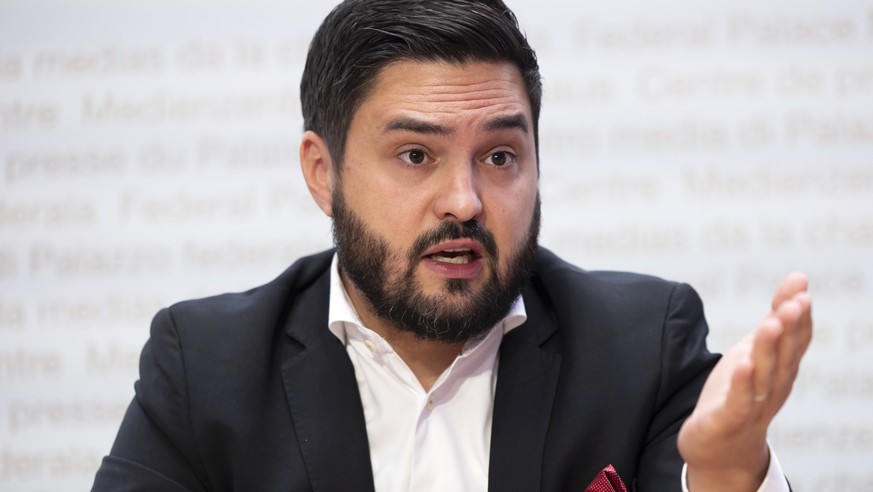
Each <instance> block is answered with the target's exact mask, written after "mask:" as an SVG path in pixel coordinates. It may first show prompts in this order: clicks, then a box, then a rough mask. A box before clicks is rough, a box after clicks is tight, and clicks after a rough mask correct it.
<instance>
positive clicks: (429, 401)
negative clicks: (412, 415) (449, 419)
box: [427, 397, 433, 410]
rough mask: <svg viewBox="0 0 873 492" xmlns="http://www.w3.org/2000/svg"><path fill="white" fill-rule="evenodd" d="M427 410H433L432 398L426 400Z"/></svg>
mask: <svg viewBox="0 0 873 492" xmlns="http://www.w3.org/2000/svg"><path fill="white" fill-rule="evenodd" d="M427 409H428V410H433V397H431V398H428V399H427Z"/></svg>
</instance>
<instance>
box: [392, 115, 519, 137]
mask: <svg viewBox="0 0 873 492" xmlns="http://www.w3.org/2000/svg"><path fill="white" fill-rule="evenodd" d="M482 128H483V129H485V130H486V131H496V130H515V129H517V130H521V131H522V132H524V133H527V132H528V124H527V119H526V118H525V117H524V115H523V114H522V113H515V114H511V115H505V116H498V117H496V118H492V119H490V120H488V121H486V122H485V124H484V125H482ZM393 132H412V133H421V134H425V135H438V136H442V137H447V136H451V135H453V134H454V133H455V131H454V130H453V129H451V128H449V127H447V126H443V125H440V124H437V123H430V122H427V121H422V120H417V119H415V118H409V117H401V118H397V119H393V120H391V121H389V122H388V124H387V125H385V129H384V130H383V133H393Z"/></svg>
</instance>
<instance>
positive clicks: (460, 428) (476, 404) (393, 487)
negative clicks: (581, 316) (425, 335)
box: [328, 255, 788, 492]
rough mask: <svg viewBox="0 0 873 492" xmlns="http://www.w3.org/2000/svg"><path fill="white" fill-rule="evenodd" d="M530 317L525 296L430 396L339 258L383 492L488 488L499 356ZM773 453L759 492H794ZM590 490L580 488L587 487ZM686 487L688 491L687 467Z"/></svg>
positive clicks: (343, 318) (337, 296)
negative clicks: (369, 314) (350, 289)
mask: <svg viewBox="0 0 873 492" xmlns="http://www.w3.org/2000/svg"><path fill="white" fill-rule="evenodd" d="M526 320H527V314H526V312H525V309H524V301H523V300H522V298H521V296H519V297H518V299H516V300H515V302H514V303H513V305H512V307H511V308H510V311H509V314H508V315H507V316H506V317H505V318H504V319H503V320H502V321H500V322H499V323H498V324H497V325H496V326H495V327H494V329H492V330H489V331H488V332H486V333H485V334H484V335H483V336H481V337H479V338H476V339H474V340H470V341H468V342H467V343H466V344H465V345H464V347H463V348H462V349H461V353H460V354H459V355H458V357H457V358H456V359H455V361H454V362H452V364H451V365H450V366H449V367H448V369H446V370H445V372H443V374H442V375H441V376H440V377H439V379H437V381H436V383H435V384H434V385H433V387H432V388H431V389H430V391H424V388H422V386H421V383H419V381H418V379H417V378H416V377H415V374H413V372H412V370H411V369H410V368H409V366H407V365H406V363H405V362H403V360H402V359H401V358H400V356H399V355H397V353H396V352H394V349H393V348H391V345H389V344H388V342H386V341H385V339H384V338H382V337H381V336H379V335H378V334H377V333H376V332H374V331H372V330H370V329H369V328H367V327H365V326H363V323H362V322H361V319H360V317H359V316H358V314H357V312H356V311H355V308H354V307H353V306H352V303H351V301H350V300H349V298H348V294H347V293H346V290H345V288H344V286H343V283H342V280H341V279H340V276H339V269H338V266H337V259H336V255H334V259H333V264H332V265H331V283H330V306H329V315H328V325H329V328H330V331H331V332H332V333H333V334H334V335H335V336H336V337H337V338H339V339H340V341H342V342H343V345H345V347H346V351H347V352H348V354H349V358H350V359H351V361H352V365H353V366H354V368H355V377H356V378H357V381H358V389H359V391H360V394H361V403H362V404H363V407H364V419H365V421H366V425H367V438H368V439H369V444H370V460H371V464H372V467H373V478H374V481H375V485H376V490H377V491H380V492H395V491H416V492H420V491H446V490H452V491H482V492H484V491H486V490H487V489H488V464H489V456H490V447H491V416H492V413H493V404H494V389H495V387H496V382H497V363H498V357H497V355H498V351H499V349H500V342H501V341H502V340H503V336H504V335H505V334H506V333H508V332H509V331H510V330H512V329H514V328H516V327H518V326H520V325H521V324H522V323H524V322H525V321H526ZM771 456H772V458H771V460H770V469H769V471H768V475H767V479H766V480H765V481H764V484H763V485H762V487H761V488H760V489H759V492H780V491H782V490H786V491H787V490H788V487H787V484H786V483H785V479H784V478H782V471H781V468H779V463H778V460H776V457H775V455H774V454H773V453H772V452H771ZM774 476H775V478H773V477H774ZM592 478H594V477H592ZM780 482H781V483H780ZM774 484H775V485H777V487H776V488H770V487H773V485H774ZM586 485H588V484H579V487H580V490H581V488H582V487H585V486H586ZM778 485H784V486H785V487H784V489H783V488H779V487H778ZM682 486H683V490H684V491H685V492H687V488H686V486H685V470H684V468H683V472H682Z"/></svg>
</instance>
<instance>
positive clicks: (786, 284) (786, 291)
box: [770, 272, 809, 312]
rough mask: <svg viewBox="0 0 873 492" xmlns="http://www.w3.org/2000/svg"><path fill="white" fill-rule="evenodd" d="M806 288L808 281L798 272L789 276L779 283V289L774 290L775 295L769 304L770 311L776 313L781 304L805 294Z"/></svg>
mask: <svg viewBox="0 0 873 492" xmlns="http://www.w3.org/2000/svg"><path fill="white" fill-rule="evenodd" d="M808 288H809V280H808V279H807V278H806V275H804V274H802V273H799V272H794V273H791V274H789V275H788V276H786V277H785V278H784V279H783V280H782V282H780V283H779V287H777V288H776V293H775V294H774V295H773V301H772V303H771V304H770V307H771V309H772V310H773V312H776V310H778V309H779V306H780V305H782V303H784V302H785V301H787V300H789V299H791V298H793V297H794V296H795V295H797V294H798V293H800V292H806V291H807V289H808Z"/></svg>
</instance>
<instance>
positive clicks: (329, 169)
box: [300, 131, 335, 217]
mask: <svg viewBox="0 0 873 492" xmlns="http://www.w3.org/2000/svg"><path fill="white" fill-rule="evenodd" d="M300 168H301V169H302V170H303V179H305V180H306V186H307V187H308V188H309V193H310V194H311V195H312V198H313V199H315V203H316V204H317V205H318V208H320V209H321V211H322V212H324V213H325V215H327V216H328V217H330V216H331V215H332V214H333V209H332V208H331V197H332V196H333V187H334V183H335V179H334V178H335V176H334V169H333V161H332V160H331V157H330V152H329V151H328V149H327V143H326V142H325V141H324V139H323V138H321V136H320V135H318V134H317V133H315V132H313V131H307V132H306V133H304V134H303V139H302V140H301V141H300Z"/></svg>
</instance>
